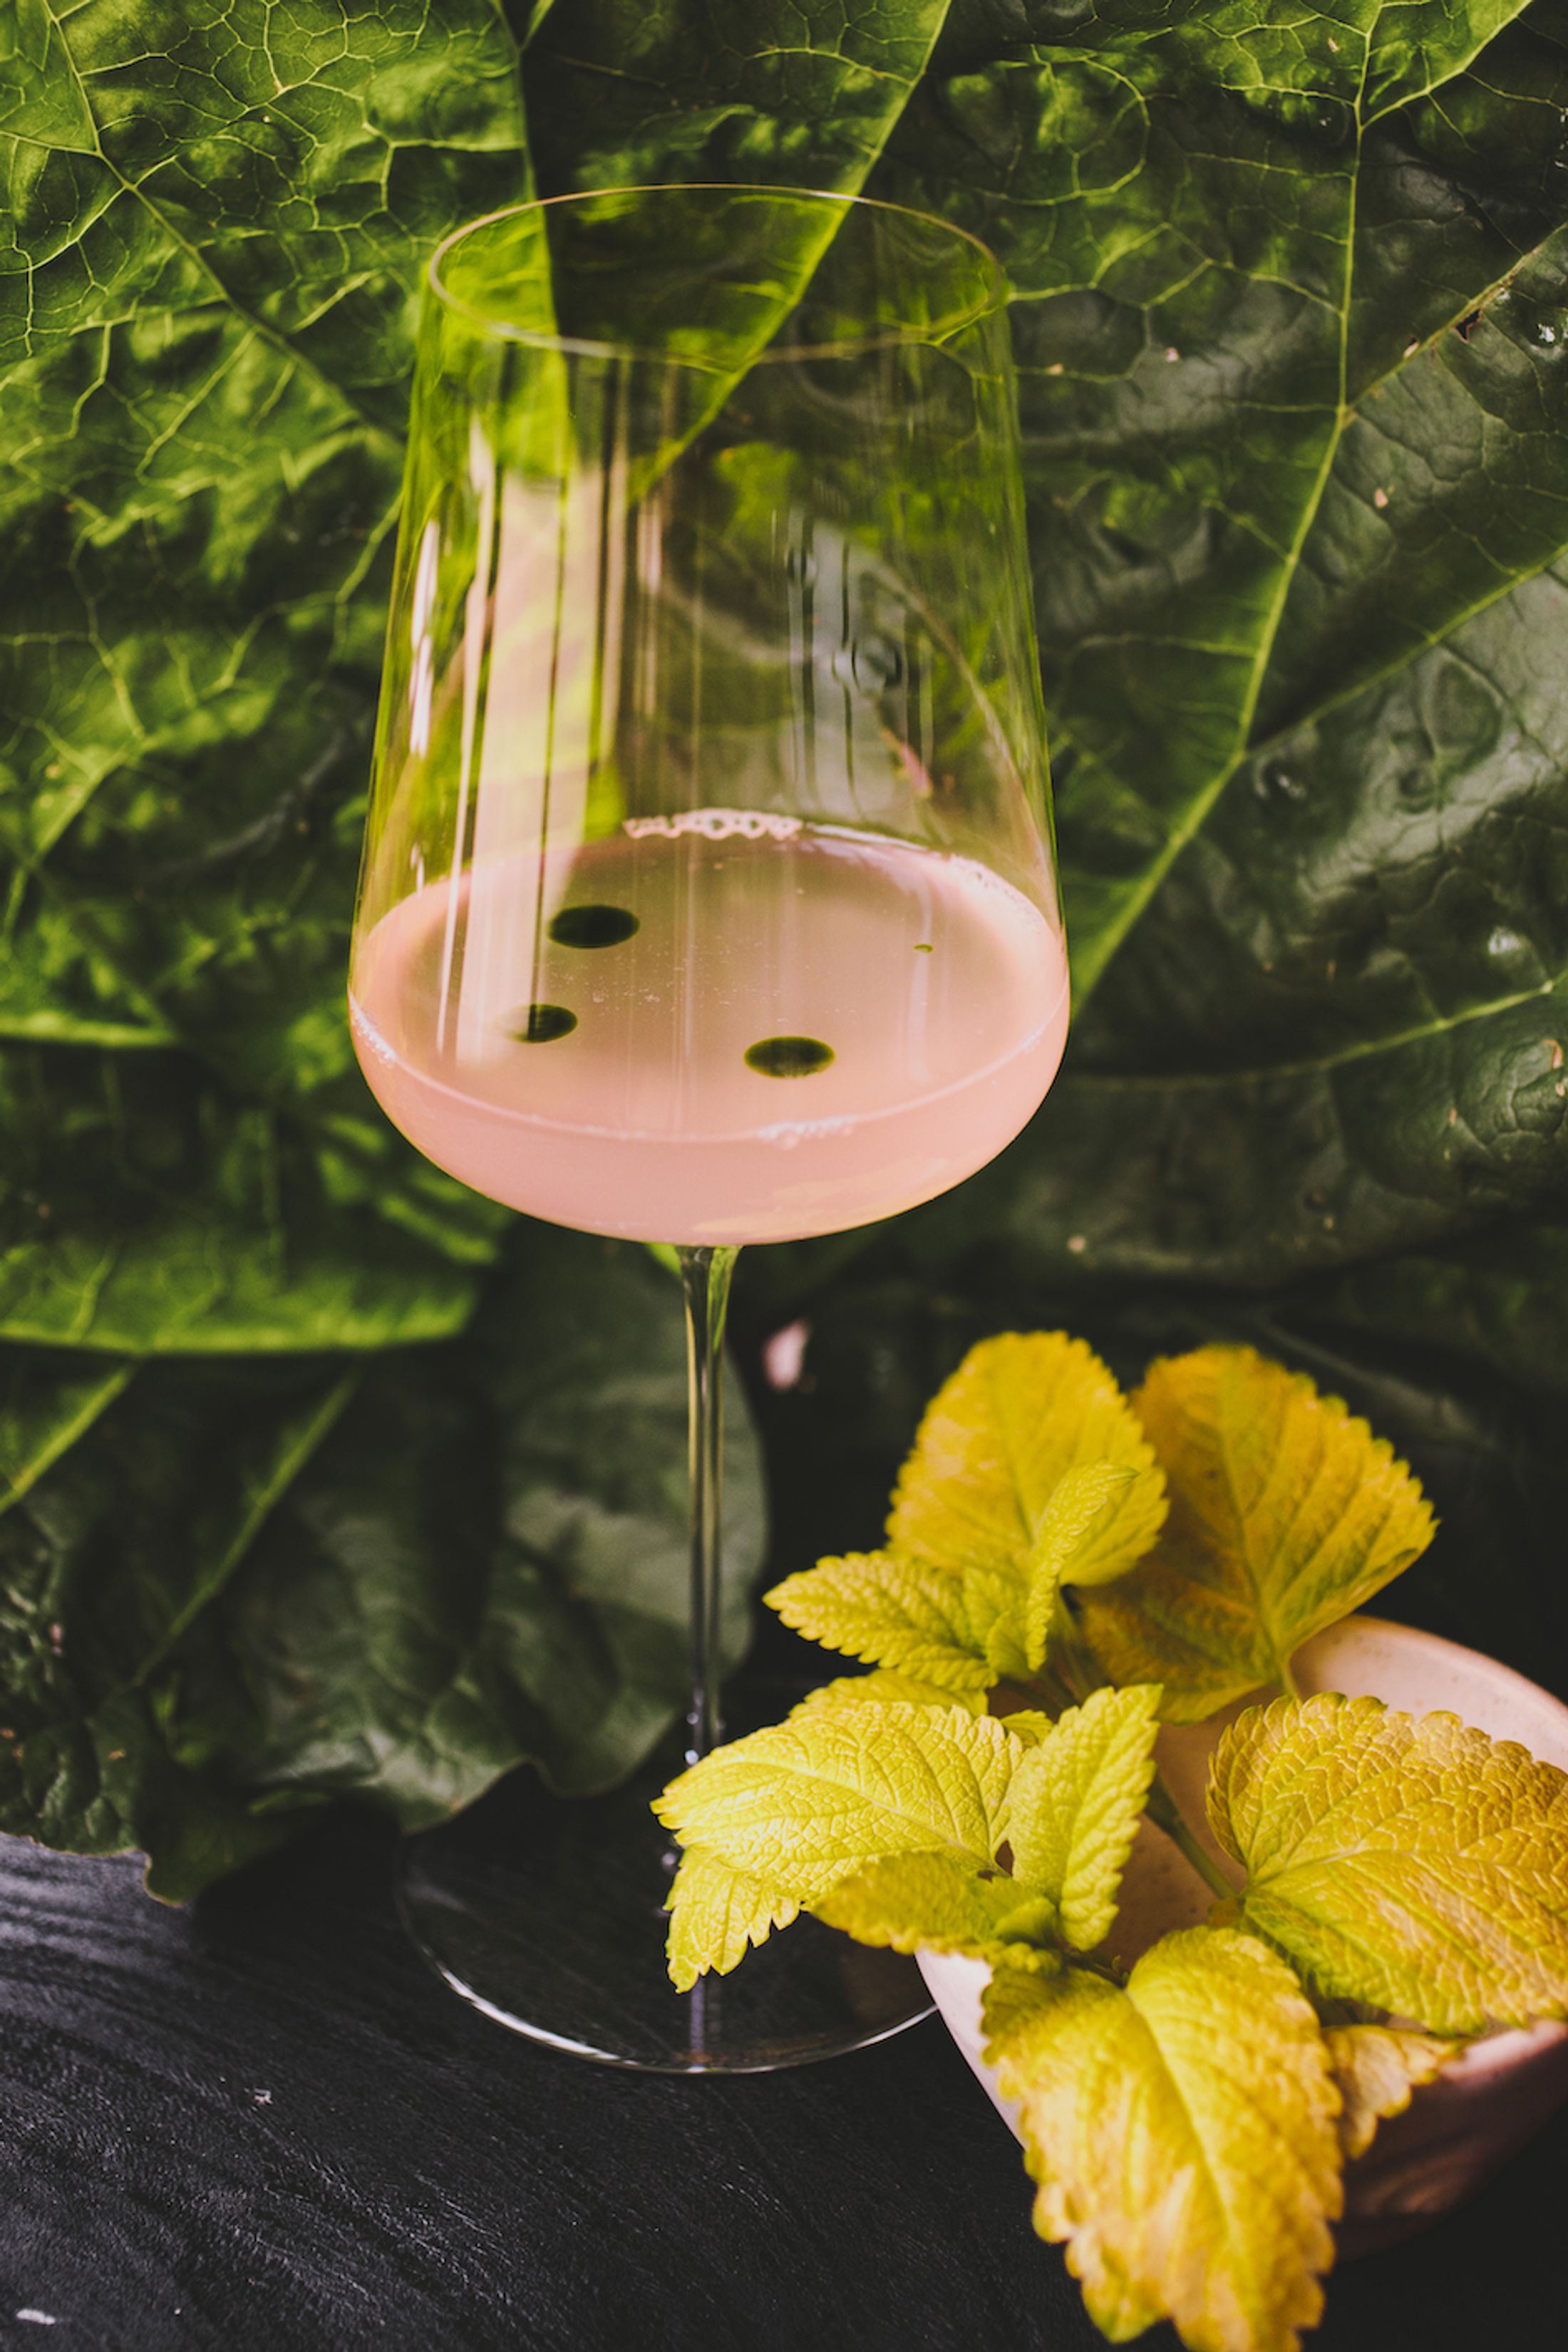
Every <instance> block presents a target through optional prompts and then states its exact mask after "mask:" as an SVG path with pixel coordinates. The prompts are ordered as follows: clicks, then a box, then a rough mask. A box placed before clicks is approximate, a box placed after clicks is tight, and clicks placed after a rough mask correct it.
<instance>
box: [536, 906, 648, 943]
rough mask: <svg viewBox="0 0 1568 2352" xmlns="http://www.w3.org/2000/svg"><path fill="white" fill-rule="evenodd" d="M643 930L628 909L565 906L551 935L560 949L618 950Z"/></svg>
mask: <svg viewBox="0 0 1568 2352" xmlns="http://www.w3.org/2000/svg"><path fill="white" fill-rule="evenodd" d="M640 929H642V925H641V923H640V922H639V921H638V919H637V916H636V915H634V914H633V912H632V910H631V908H629V907H596V906H595V907H563V908H562V909H561V912H560V913H559V914H558V915H555V916H553V917H552V919H551V924H550V936H551V938H552V940H554V942H555V944H556V946H557V947H558V948H618V947H619V946H620V944H621V942H622V940H629V939H630V938H631V936H632V934H633V933H634V931H639V930H640Z"/></svg>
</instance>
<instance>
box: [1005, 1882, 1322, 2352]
mask: <svg viewBox="0 0 1568 2352" xmlns="http://www.w3.org/2000/svg"><path fill="white" fill-rule="evenodd" d="M984 2013H985V2025H986V2031H987V2033H988V2035H989V2037H990V2040H989V2046H988V2049H987V2053H986V2054H987V2056H988V2058H989V2059H990V2060H991V2062H992V2063H993V2064H994V2065H995V2066H996V2067H997V2069H998V2074H999V2081H1000V2084H1001V2088H1002V2090H1003V2091H1004V2092H1005V2094H1006V2095H1007V2096H1008V2097H1010V2098H1014V2099H1016V2100H1017V2101H1018V2103H1019V2105H1020V2109H1021V2114H1022V2122H1023V2128H1024V2135H1025V2145H1026V2149H1027V2151H1028V2158H1029V2168H1030V2170H1031V2172H1032V2173H1033V2175H1034V2177H1035V2179H1036V2180H1037V2182H1038V2184H1039V2193H1038V2196H1037V2200H1036V2203H1035V2226H1036V2228H1037V2230H1038V2231H1039V2232H1040V2234H1041V2236H1042V2237H1046V2238H1051V2239H1055V2240H1063V2239H1065V2240H1066V2241H1067V2243H1068V2267H1069V2269H1070V2270H1071V2271H1072V2273H1073V2274H1074V2276H1075V2277H1076V2278H1078V2279H1079V2280H1081V2282H1082V2284H1083V2291H1084V2300H1085V2302H1086V2303H1087V2304H1088V2305H1089V2315H1090V2316H1091V2317H1092V2318H1093V2319H1094V2320H1095V2322H1096V2323H1097V2325H1098V2326H1100V2328H1101V2329H1102V2331H1103V2332H1104V2333H1105V2334H1106V2335H1107V2336H1110V2337H1111V2338H1112V2339H1113V2341H1115V2342H1118V2343H1120V2342H1122V2341H1124V2340H1125V2339H1126V2338H1127V2337H1128V2336H1136V2335H1138V2334H1139V2333H1141V2331H1142V2329H1143V2328H1145V2327H1149V2326H1152V2325H1153V2323H1154V2322H1155V2321H1156V2320H1157V2319H1161V2318H1170V2319H1173V2320H1174V2322H1175V2324H1176V2326H1177V2327H1178V2329H1179V2330H1180V2331H1181V2336H1182V2339H1183V2341H1184V2343H1185V2344H1186V2345H1188V2346H1189V2347H1191V2352H1295V2347H1296V2346H1297V2344H1298V2342H1299V2337H1298V2334H1297V2331H1298V2329H1300V2328H1302V2327H1310V2326H1312V2324H1313V2322H1314V2321H1315V2320H1316V2319H1317V2317H1318V2315H1319V2313H1320V2312H1321V2308H1322V2292H1321V2288H1320V2286H1319V2284H1318V2281H1317V2277H1316V2273H1318V2272H1320V2271H1322V2270H1324V2269H1326V2268H1327V2267H1328V2264H1329V2263H1330V2262H1331V2260H1332V2256H1333V2245H1332V2241H1331V2237H1330V2234H1329V2222H1330V2221H1331V2219H1332V2218H1333V2217H1334V2216H1335V2215H1336V2214H1337V2213H1338V2211H1339V2210H1340V2193H1341V2192H1340V2148H1339V2140H1338V2137H1337V2134H1336V2131H1335V2116H1336V2113H1337V2110H1338V2106H1339V2095H1338V2093H1337V2092H1336V2090H1335V2088H1334V2084H1333V2079H1332V2076H1331V2074H1330V2071H1329V2059H1328V2052H1327V2049H1326V2048H1325V2045H1324V2041H1323V2036H1322V2033H1321V2030H1320V2028H1319V2025H1318V2021H1317V2019H1316V2017H1315V2016H1314V2014H1313V2012H1312V2009H1311V2006H1310V2002H1308V2001H1307V2000H1306V1999H1305V1998H1304V1997H1303V1995H1302V1992H1301V1990H1300V1986H1299V1985H1298V1983H1297V1982H1296V1979H1295V1978H1294V1977H1293V1976H1292V1975H1291V1973H1290V1971H1289V1969H1288V1968H1287V1967H1286V1966H1285V1964H1284V1962H1283V1961H1282V1960H1280V1959H1279V1958H1276V1957H1275V1955H1274V1954H1273V1953H1272V1952H1270V1951H1269V1950H1268V1948H1267V1946H1265V1945H1263V1944H1260V1943H1259V1942H1258V1940H1257V1939H1256V1937H1251V1936H1245V1935H1241V1934H1238V1933H1237V1932H1236V1931H1235V1930H1234V1929H1228V1928H1219V1927H1192V1928H1187V1929H1185V1930H1184V1931H1183V1932H1182V1933H1180V1934H1177V1935H1173V1936H1166V1937H1163V1938H1162V1940H1161V1941H1160V1942H1159V1943H1158V1944H1156V1945H1155V1946H1154V1948H1153V1949H1152V1951H1149V1952H1146V1953H1145V1954H1144V1956H1143V1958H1142V1959H1141V1960H1140V1961H1139V1962H1138V1964H1137V1966H1136V1968H1134V1969H1133V1970H1132V1973H1131V1977H1130V1978H1129V1979H1128V1982H1127V1986H1126V1990H1121V1989H1120V1988H1119V1987H1117V1986H1116V1985H1114V1984H1111V1983H1110V1982H1109V1981H1108V1980H1107V1979H1105V1978H1104V1977H1100V1976H1096V1975H1091V1974H1090V1973H1089V1971H1088V1970H1087V1969H1077V1968H1069V1969H1065V1970H1064V1971H1063V1973H1062V1974H1061V1975H1060V1976H1058V1977H1042V1976H1034V1975H1029V1974H1026V1973H1025V1972H1024V1971H1022V1970H1019V1969H1006V1970H1003V1971H999V1972H998V1973H997V1975H996V1977H995V1978H994V1980H993V1983H992V1987H991V1990H990V1991H989V1992H988V1993H987V1995H986V1999H985V2012H984Z"/></svg>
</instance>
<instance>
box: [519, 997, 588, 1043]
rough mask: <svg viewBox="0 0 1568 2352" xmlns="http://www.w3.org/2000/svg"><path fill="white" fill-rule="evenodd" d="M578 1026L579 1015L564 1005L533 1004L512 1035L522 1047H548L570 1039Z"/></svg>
mask: <svg viewBox="0 0 1568 2352" xmlns="http://www.w3.org/2000/svg"><path fill="white" fill-rule="evenodd" d="M576 1026H577V1015H576V1014H575V1013H568V1012H567V1010H566V1007H565V1006H564V1005H563V1004H531V1005H530V1006H529V1008H528V1011H527V1012H526V1013H524V1014H523V1015H522V1016H521V1019H520V1020H519V1021H518V1022H517V1025H516V1026H515V1028H514V1029H513V1030H512V1033H511V1034H512V1035H513V1036H514V1037H515V1038H516V1039H517V1042H518V1044H519V1045H550V1044H552V1042H553V1040H554V1039H555V1038H557V1037H569V1036H570V1035H571V1034H572V1032H573V1030H574V1029H575V1027H576Z"/></svg>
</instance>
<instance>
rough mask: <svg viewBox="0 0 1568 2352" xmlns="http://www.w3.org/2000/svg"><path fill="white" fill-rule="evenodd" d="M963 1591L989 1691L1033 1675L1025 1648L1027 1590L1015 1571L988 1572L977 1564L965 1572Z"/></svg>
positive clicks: (971, 1630)
mask: <svg viewBox="0 0 1568 2352" xmlns="http://www.w3.org/2000/svg"><path fill="white" fill-rule="evenodd" d="M961 1590H962V1591H963V1613H964V1616H965V1617H966V1619H967V1620H968V1623H969V1638H970V1640H971V1642H972V1643H973V1645H974V1648H975V1651H976V1653H977V1654H978V1655H979V1656H980V1657H982V1658H983V1659H984V1662H985V1681H986V1685H987V1687H989V1686H990V1685H992V1684H994V1683H1000V1682H1011V1681H1014V1680H1016V1678H1017V1677H1018V1676H1019V1675H1026V1674H1027V1673H1028V1671H1029V1661H1028V1657H1027V1655H1026V1652H1025V1647H1024V1608H1025V1602H1026V1598H1027V1588H1026V1585H1025V1582H1024V1580H1023V1578H1022V1577H1021V1576H1019V1575H1018V1574H1017V1573H1016V1570H1013V1569H1011V1568H985V1567H983V1566H982V1565H981V1564H980V1562H978V1561H974V1562H972V1564H971V1565H970V1566H969V1567H968V1568H966V1569H965V1570H964V1571H963V1583H962V1587H961Z"/></svg>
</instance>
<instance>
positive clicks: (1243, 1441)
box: [1080, 1348, 1433, 1723]
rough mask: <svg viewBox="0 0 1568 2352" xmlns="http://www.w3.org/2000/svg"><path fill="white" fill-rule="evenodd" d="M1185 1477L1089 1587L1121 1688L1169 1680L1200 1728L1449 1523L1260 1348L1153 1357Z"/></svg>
mask: <svg viewBox="0 0 1568 2352" xmlns="http://www.w3.org/2000/svg"><path fill="white" fill-rule="evenodd" d="M1134 1403H1135V1405H1136V1407H1137V1411H1138V1414H1139V1417H1140V1419H1141V1420H1142V1423H1143V1426H1144V1427H1145V1429H1146V1430H1147V1431H1148V1433H1149V1435H1150V1437H1151V1438H1152V1441H1153V1444H1154V1450H1155V1453H1156V1454H1158V1456H1159V1459H1160V1462H1161V1464H1162V1465H1163V1469H1164V1472H1165V1475H1166V1477H1167V1478H1168V1480H1169V1482H1170V1495H1171V1510H1170V1517H1169V1519H1168V1521H1167V1522H1166V1525H1165V1528H1164V1532H1163V1535H1162V1536H1161V1538H1160V1540H1159V1542H1158V1544H1157V1545H1156V1546H1155V1548H1154V1549H1153V1551H1152V1553H1151V1554H1150V1555H1149V1557H1148V1559H1145V1560H1143V1561H1142V1563H1141V1564H1140V1565H1139V1566H1138V1567H1137V1568H1136V1569H1134V1570H1133V1571H1132V1572H1131V1575H1130V1576H1127V1577H1125V1578H1123V1579H1122V1580H1121V1583H1120V1584H1118V1586H1117V1587H1116V1590H1115V1591H1113V1592H1094V1593H1090V1594H1088V1595H1087V1596H1086V1597H1085V1600H1084V1602H1083V1607H1082V1615H1081V1621H1080V1622H1081V1625H1082V1630H1083V1633H1084V1634H1085V1636H1086V1637H1087V1639H1088V1640H1089V1643H1090V1644H1091V1645H1092V1647H1093V1649H1094V1651H1095V1653H1096V1654H1097V1655H1098V1656H1099V1658H1100V1662H1101V1664H1102V1665H1103V1667H1104V1669H1105V1671H1106V1673H1107V1675H1109V1677H1110V1680H1111V1681H1112V1682H1117V1683H1129V1682H1160V1683H1163V1685H1164V1686H1165V1714H1166V1716H1167V1717H1170V1718H1171V1719H1173V1720H1175V1721H1178V1722H1188V1723H1190V1722H1197V1721H1199V1720H1201V1719H1202V1717H1205V1716H1208V1715H1213V1714H1215V1712H1216V1711H1217V1709H1219V1708H1220V1707H1222V1706H1226V1705H1227V1704H1228V1703H1229V1702H1230V1701H1231V1700H1232V1699H1236V1698H1239V1697H1241V1696H1243V1694H1244V1693H1246V1692H1247V1691H1249V1690H1256V1689H1258V1687H1259V1685H1263V1684H1267V1683H1279V1682H1283V1681H1284V1680H1285V1679H1286V1675H1287V1670H1288V1668H1289V1660H1290V1657H1291V1655H1292V1654H1293V1653H1294V1652H1295V1651H1296V1650H1298V1649H1299V1648H1300V1645H1301V1643H1303V1642H1305V1641H1307V1640H1309V1639H1310V1636H1311V1635H1312V1634H1314V1633H1321V1631H1322V1629H1323V1628H1324V1627H1325V1626H1327V1625H1331V1624H1333V1623H1334V1622H1336V1621H1337V1620H1338V1619H1339V1618H1341V1617H1343V1616H1345V1615H1346V1614H1347V1613H1348V1612H1349V1611H1351V1610H1352V1609H1354V1608H1357V1607H1358V1606H1359V1605H1360V1604H1361V1603H1362V1602H1363V1601H1368V1600H1370V1599H1371V1598H1372V1595H1373V1593H1374V1592H1379V1591H1382V1589H1383V1587H1384V1585H1385V1584H1387V1583H1388V1582H1389V1581H1390V1580H1391V1579H1392V1578H1394V1577H1395V1576H1397V1575H1398V1574H1399V1573H1400V1571H1401V1570H1403V1569H1405V1568H1408V1567H1409V1565H1410V1563H1411V1561H1412V1560H1413V1559H1416V1558H1417V1557H1418V1555H1419V1554H1420V1553H1421V1552H1423V1551H1424V1550H1425V1549H1426V1546H1427V1544H1428V1543H1429V1542H1430V1540H1431V1538H1432V1529H1433V1518H1432V1513H1431V1509H1430V1507H1429V1506H1428V1505H1427V1503H1426V1498H1425V1496H1423V1495H1422V1492H1421V1489H1420V1487H1419V1486H1417V1485H1416V1483H1415V1479H1414V1478H1413V1477H1412V1476H1411V1475H1410V1473H1409V1471H1408V1470H1407V1469H1406V1468H1405V1465H1404V1464H1403V1463H1402V1462H1398V1461H1395V1459H1394V1452H1393V1449H1392V1447H1391V1446H1390V1445H1389V1444H1387V1443H1386V1441H1385V1440H1384V1439H1383V1438H1379V1437H1373V1433H1372V1432H1371V1430H1370V1429H1369V1428H1368V1427H1367V1425H1366V1423H1365V1422H1364V1421H1357V1420H1354V1419H1352V1415H1351V1414H1350V1413H1349V1412H1347V1411H1346V1409H1345V1407H1344V1406H1343V1405H1342V1403H1341V1402H1340V1401H1339V1399H1338V1398H1337V1397H1323V1396H1320V1395H1319V1394H1318V1391H1317V1390H1316V1389H1315V1388H1314V1387H1313V1385H1312V1383H1311V1381H1309V1380H1307V1379H1305V1378H1303V1377H1302V1376H1301V1375H1300V1373H1294V1372H1289V1371H1287V1370H1286V1369H1285V1368H1284V1366H1283V1365H1282V1364H1274V1363H1270V1362H1268V1360H1266V1359H1265V1358H1263V1357H1261V1356H1259V1355H1257V1354H1255V1353H1254V1351H1253V1350H1252V1349H1250V1348H1200V1349H1197V1351H1196V1352H1195V1353H1194V1354H1193V1355H1189V1356H1176V1357H1171V1358H1167V1359H1166V1360H1163V1362H1160V1363H1157V1364H1155V1365H1153V1366H1152V1369H1151V1370H1150V1373H1149V1377H1148V1379H1147V1380H1146V1381H1145V1382H1144V1384H1143V1387H1142V1390H1141V1391H1139V1393H1138V1395H1137V1397H1136V1398H1135V1399H1134Z"/></svg>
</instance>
